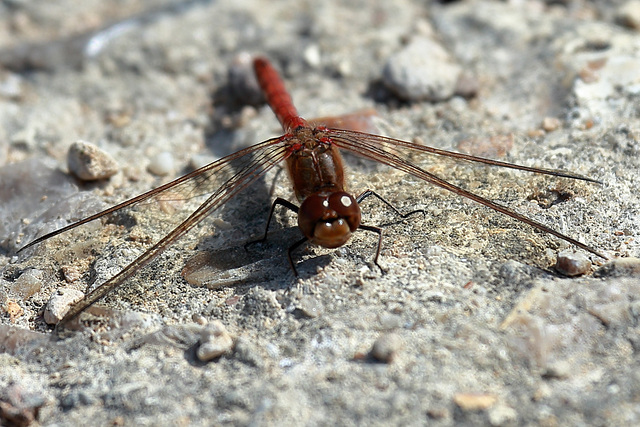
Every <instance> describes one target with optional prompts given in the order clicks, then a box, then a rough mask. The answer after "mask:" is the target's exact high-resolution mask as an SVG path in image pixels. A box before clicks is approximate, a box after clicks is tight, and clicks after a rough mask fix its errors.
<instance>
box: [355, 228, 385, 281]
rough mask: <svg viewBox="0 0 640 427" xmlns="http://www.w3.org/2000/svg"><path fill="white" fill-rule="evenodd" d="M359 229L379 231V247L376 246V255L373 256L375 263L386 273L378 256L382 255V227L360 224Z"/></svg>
mask: <svg viewBox="0 0 640 427" xmlns="http://www.w3.org/2000/svg"><path fill="white" fill-rule="evenodd" d="M358 230H365V231H373V232H374V233H378V247H377V248H376V256H375V257H373V263H374V264H375V265H377V266H378V268H379V269H380V271H381V272H382V273H386V271H385V269H384V268H382V266H381V265H380V264H378V257H379V256H380V251H381V250H382V228H380V227H375V226H373V225H363V224H360V225H359V226H358Z"/></svg>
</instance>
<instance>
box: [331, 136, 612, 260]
mask: <svg viewBox="0 0 640 427" xmlns="http://www.w3.org/2000/svg"><path fill="white" fill-rule="evenodd" d="M330 134H331V139H332V141H333V143H334V144H335V145H336V146H338V147H339V148H341V149H344V150H347V151H350V152H352V153H354V154H357V155H360V156H362V157H365V158H367V159H371V160H375V161H378V162H380V163H384V164H386V165H389V166H392V167H394V168H396V169H399V170H401V171H403V172H406V173H408V174H410V175H413V176H415V177H418V178H420V179H423V180H425V181H427V182H430V183H432V184H434V185H436V186H438V187H440V188H444V189H445V190H448V191H451V192H453V193H455V194H458V195H460V196H462V197H466V198H468V199H470V200H473V201H475V202H477V203H480V204H482V205H484V206H487V207H489V208H491V209H493V210H495V211H498V212H500V213H502V214H504V215H508V216H510V217H512V218H515V219H516V220H518V221H522V222H524V223H525V224H528V225H530V226H532V227H534V228H537V229H538V230H541V231H543V232H545V233H549V234H552V235H554V236H556V237H558V238H560V239H562V240H565V241H567V242H569V243H571V244H573V245H575V246H577V247H579V248H582V249H584V250H586V251H588V252H591V253H592V254H594V255H597V256H599V257H601V258H604V259H608V258H607V257H606V256H605V255H603V254H602V253H600V252H598V251H597V250H595V249H593V248H591V247H589V246H587V245H585V244H584V243H582V242H579V241H577V240H575V239H573V238H571V237H569V236H566V235H564V234H562V233H560V232H558V231H556V230H554V229H552V228H550V227H548V226H546V225H544V224H542V223H540V222H537V221H534V220H532V219H530V218H527V217H525V216H523V215H521V214H519V213H517V212H515V211H513V210H511V209H509V208H507V207H505V206H503V205H500V204H498V203H496V202H493V201H491V200H489V199H486V198H484V197H482V196H479V195H477V194H475V193H472V192H470V191H468V190H465V189H464V188H461V187H459V186H457V185H454V184H452V183H450V182H448V181H446V180H444V179H442V178H440V177H439V176H437V175H435V174H433V173H431V172H428V171H426V170H424V169H422V168H420V167H419V166H417V165H416V164H414V163H413V162H412V161H411V160H410V159H409V153H411V152H421V153H429V154H435V155H439V156H445V157H452V158H456V159H462V160H466V161H470V162H477V163H484V164H488V165H492V166H500V167H506V168H511V169H519V170H523V171H528V172H534V173H540V174H546V175H553V176H560V177H565V178H572V179H580V180H583V181H589V182H596V183H599V181H597V180H595V179H592V178H588V177H585V176H582V175H578V174H574V173H571V172H566V171H561V170H555V169H542V168H533V167H528V166H520V165H515V164H512V163H506V162H501V161H497V160H490V159H485V158H482V157H476V156H471V155H468V154H461V153H456V152H452V151H446V150H440V149H437V148H433V147H429V146H425V145H420V144H414V143H411V142H407V141H402V140H399V139H393V138H387V137H384V136H379V135H371V134H367V133H361V132H355V131H348V130H339V129H330Z"/></svg>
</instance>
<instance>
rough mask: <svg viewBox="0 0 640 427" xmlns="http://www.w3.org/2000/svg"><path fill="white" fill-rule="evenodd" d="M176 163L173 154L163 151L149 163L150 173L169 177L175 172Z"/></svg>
mask: <svg viewBox="0 0 640 427" xmlns="http://www.w3.org/2000/svg"><path fill="white" fill-rule="evenodd" d="M174 167H175V162H174V160H173V154H171V153H170V152H168V151H163V152H161V153H158V154H156V155H155V156H153V158H152V159H151V163H149V168H148V169H149V172H151V173H152V174H154V175H157V176H165V175H169V174H170V173H171V172H173V169H174Z"/></svg>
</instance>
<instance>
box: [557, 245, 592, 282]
mask: <svg viewBox="0 0 640 427" xmlns="http://www.w3.org/2000/svg"><path fill="white" fill-rule="evenodd" d="M555 268H556V271H557V272H558V273H560V274H562V275H564V276H569V277H573V276H580V275H581V274H585V273H587V272H588V271H589V269H590V268H591V261H590V260H589V258H587V256H586V255H584V254H583V253H580V252H574V251H573V250H571V249H567V250H564V251H562V252H560V253H559V254H558V259H557V261H556V266H555Z"/></svg>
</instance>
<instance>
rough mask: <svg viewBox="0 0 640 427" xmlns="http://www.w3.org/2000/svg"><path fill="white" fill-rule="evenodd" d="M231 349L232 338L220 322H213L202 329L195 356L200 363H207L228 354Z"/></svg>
mask: <svg viewBox="0 0 640 427" xmlns="http://www.w3.org/2000/svg"><path fill="white" fill-rule="evenodd" d="M231 348H233V338H231V335H229V333H228V332H227V329H226V328H225V327H224V325H223V324H222V322H221V321H219V320H214V321H213V322H211V323H209V324H208V325H207V326H205V327H204V328H203V329H202V333H201V337H200V347H198V350H197V351H196V356H197V357H198V359H199V360H201V361H202V362H208V361H210V360H212V359H215V358H216V357H220V356H222V355H223V354H225V353H227V352H229V351H230V350H231Z"/></svg>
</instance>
